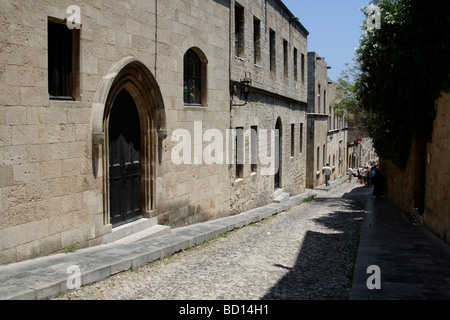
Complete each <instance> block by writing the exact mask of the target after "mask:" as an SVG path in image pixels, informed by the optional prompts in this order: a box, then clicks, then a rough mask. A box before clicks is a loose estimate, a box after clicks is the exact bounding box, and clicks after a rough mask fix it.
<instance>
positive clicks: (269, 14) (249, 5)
mask: <svg viewBox="0 0 450 320" xmlns="http://www.w3.org/2000/svg"><path fill="white" fill-rule="evenodd" d="M236 7H240V8H243V19H242V21H241V25H242V26H243V27H242V32H241V35H240V36H241V37H243V38H244V41H243V43H242V44H241V45H243V49H242V50H241V53H240V54H239V55H236V54H235V53H236V50H235V41H234V39H235V35H234V30H235V29H234V21H235V15H236V10H235V8H236ZM231 10H232V22H233V27H232V30H233V32H232V35H231V44H232V49H231V56H230V59H231V85H232V92H233V93H232V107H231V123H230V128H233V129H234V128H243V129H244V130H250V129H251V128H252V127H256V128H257V130H258V136H260V135H262V134H265V135H266V137H267V139H268V142H267V145H266V146H260V148H263V149H265V150H263V152H264V153H265V154H267V155H272V154H273V152H274V150H272V148H271V145H270V135H271V132H272V130H274V129H275V126H276V122H277V120H278V119H280V120H281V124H282V128H281V134H282V140H283V143H282V159H281V162H282V166H281V168H280V175H281V178H280V179H281V186H280V188H282V189H283V191H284V192H288V193H290V195H291V196H293V195H298V194H301V193H303V192H304V190H305V158H306V100H307V99H306V90H307V86H306V81H307V79H306V74H305V78H304V79H302V77H301V74H302V73H301V55H302V54H303V56H305V57H306V54H307V34H308V33H307V31H306V30H305V29H304V28H303V27H302V26H301V25H300V24H299V23H295V22H294V23H292V22H291V21H290V17H291V16H292V14H291V13H290V12H288V11H287V10H286V8H285V7H283V6H282V5H281V3H280V1H261V0H252V1H231ZM241 10H242V9H241ZM255 20H257V21H259V23H260V25H259V33H260V41H259V44H258V46H259V49H260V57H259V59H258V61H257V63H255V59H254V48H255V47H254V42H253V39H254V21H255ZM270 30H272V31H274V32H275V41H276V50H275V54H276V58H275V64H276V66H275V68H274V70H270V52H269V51H270V43H269V39H270ZM284 41H286V42H287V47H286V49H287V50H286V51H287V73H285V72H284V71H285V69H284V51H283V46H284V45H283V43H284ZM294 52H296V53H297V63H296V64H295V63H294ZM294 68H297V71H296V72H295V71H294ZM304 72H306V60H305V65H304ZM244 78H247V79H250V80H251V84H250V86H249V88H248V95H247V96H246V94H245V87H244V86H243V85H242V84H241V81H242V80H243V79H244ZM301 124H303V127H302V128H303V133H302V135H301V133H300V128H301ZM292 126H293V128H294V134H293V136H294V140H293V141H294V148H293V152H292V150H291V136H292V135H291V128H292ZM301 136H302V137H303V139H304V140H303V144H302V147H301V148H300V137H301ZM234 146H235V145H234ZM258 152H259V149H258ZM245 154H246V159H247V160H246V161H245V164H244V166H243V175H242V178H238V177H237V175H236V165H231V166H230V167H229V168H230V171H229V182H230V186H231V188H230V193H231V194H230V197H231V212H232V213H239V212H242V211H245V210H249V209H252V208H255V207H259V206H263V205H266V204H268V203H271V202H272V201H273V197H274V189H275V188H274V175H273V174H271V175H266V174H263V170H264V169H268V167H269V166H268V165H266V164H263V163H262V162H261V159H260V158H259V157H258V159H257V164H256V165H257V167H256V169H255V168H254V170H256V171H252V166H251V163H250V161H249V154H250V144H249V140H248V139H246V143H245Z"/></svg>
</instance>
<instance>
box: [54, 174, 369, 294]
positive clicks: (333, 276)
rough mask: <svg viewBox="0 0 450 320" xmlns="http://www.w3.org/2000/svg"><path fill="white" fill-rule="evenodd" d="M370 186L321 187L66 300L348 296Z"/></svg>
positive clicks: (97, 284) (349, 184)
mask: <svg viewBox="0 0 450 320" xmlns="http://www.w3.org/2000/svg"><path fill="white" fill-rule="evenodd" d="M370 190H371V189H369V188H366V187H362V186H361V185H360V184H358V183H357V182H352V183H348V182H346V183H344V184H342V185H341V186H339V187H337V188H335V189H334V190H331V191H328V192H326V191H320V190H317V197H316V199H315V200H314V201H311V202H306V203H304V204H302V205H300V206H298V207H294V208H293V209H291V210H289V211H287V212H283V213H281V214H279V215H277V216H274V217H272V218H269V219H267V220H265V221H262V222H259V223H256V224H254V225H250V226H247V227H245V228H242V229H239V230H236V231H233V232H231V233H228V234H225V235H223V236H222V237H219V238H217V239H214V240H213V241H210V242H208V243H205V244H202V245H200V246H198V247H196V248H193V249H189V250H187V251H185V252H181V253H178V254H175V255H173V256H171V257H169V258H166V259H164V260H160V261H157V262H154V263H152V264H149V265H147V266H145V267H142V268H139V269H138V270H131V271H128V272H124V273H121V274H118V275H116V276H113V277H111V278H109V279H106V280H104V281H102V282H100V283H96V284H93V285H90V286H87V287H83V288H81V289H80V290H78V291H75V292H72V293H69V294H66V295H63V296H61V297H59V299H72V300H74V299H90V300H94V299H95V300H102V299H106V300H142V299H149V300H218V299H225V300H240V299H244V300H256V299H269V300H292V299H311V300H312V299H313V300H321V299H339V300H345V299H348V298H349V295H350V290H351V283H352V272H353V267H354V263H355V259H356V254H357V250H358V243H359V239H360V227H361V223H362V219H363V212H364V206H365V199H366V198H367V197H368V196H370V193H369V192H370Z"/></svg>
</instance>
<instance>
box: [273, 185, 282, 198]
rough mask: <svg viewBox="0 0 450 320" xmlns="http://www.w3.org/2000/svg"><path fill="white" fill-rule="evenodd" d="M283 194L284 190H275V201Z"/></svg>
mask: <svg viewBox="0 0 450 320" xmlns="http://www.w3.org/2000/svg"><path fill="white" fill-rule="evenodd" d="M282 193H283V189H279V188H278V189H277V190H275V192H274V193H273V198H274V199H275V198H276V197H278V196H279V195H280V194H282Z"/></svg>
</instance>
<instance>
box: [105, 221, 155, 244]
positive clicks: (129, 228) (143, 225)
mask: <svg viewBox="0 0 450 320" xmlns="http://www.w3.org/2000/svg"><path fill="white" fill-rule="evenodd" d="M157 224H158V218H151V219H146V218H142V219H139V220H136V221H133V222H130V223H127V224H124V225H122V226H120V227H117V228H113V231H112V233H110V234H105V235H104V236H103V244H108V243H112V242H116V241H117V240H120V239H123V238H125V237H128V236H130V235H133V234H135V233H138V232H141V231H143V230H146V229H149V228H151V227H154V226H156V225H157Z"/></svg>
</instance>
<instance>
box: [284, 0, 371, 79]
mask: <svg viewBox="0 0 450 320" xmlns="http://www.w3.org/2000/svg"><path fill="white" fill-rule="evenodd" d="M282 1H283V3H284V4H285V5H286V7H288V8H289V10H290V11H291V12H292V13H293V14H294V15H295V16H296V17H298V18H299V19H300V22H301V23H302V24H303V26H305V28H306V29H307V30H308V31H309V36H308V51H309V52H311V51H315V52H317V54H319V55H320V56H321V57H325V61H326V62H327V63H328V65H329V66H331V67H332V69H331V70H328V76H329V77H330V78H331V79H333V80H334V81H336V80H337V79H338V78H339V76H340V74H341V71H342V70H344V69H345V63H350V65H353V58H354V51H355V48H356V47H358V43H359V37H360V36H361V34H362V33H363V31H362V30H361V27H360V26H361V25H362V24H363V21H364V14H363V13H362V12H361V10H360V8H361V7H363V6H368V3H369V0H282Z"/></svg>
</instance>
